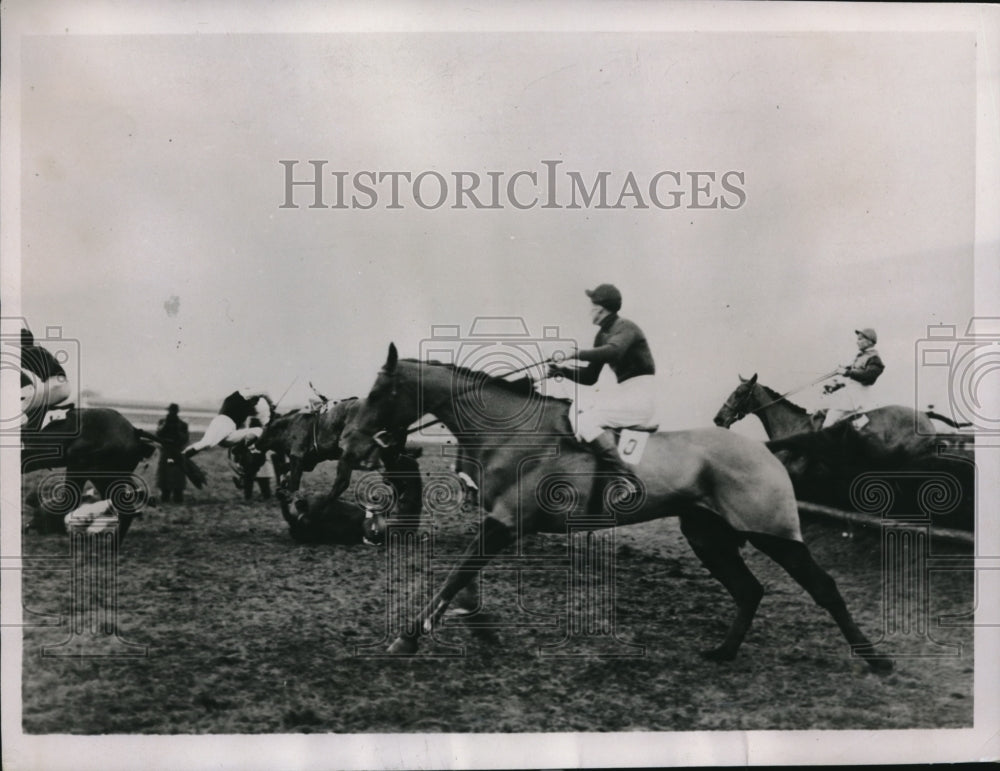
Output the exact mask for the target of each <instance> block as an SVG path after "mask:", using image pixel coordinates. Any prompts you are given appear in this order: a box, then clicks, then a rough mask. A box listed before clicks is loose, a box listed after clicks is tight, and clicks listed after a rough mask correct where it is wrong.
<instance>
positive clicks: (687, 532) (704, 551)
mask: <svg viewBox="0 0 1000 771" xmlns="http://www.w3.org/2000/svg"><path fill="white" fill-rule="evenodd" d="M680 524H681V532H682V533H684V537H685V538H687V540H688V543H690V544H691V548H692V549H693V550H694V553H695V555H696V556H697V557H698V559H700V560H701V562H702V564H703V565H704V566H705V567H706V568H708V571H709V572H710V573H711V574H712V575H713V576H714V577H715V578H717V579H718V580H719V581H720V582H721V583H722V585H723V586H725V587H726V589H727V591H728V592H729V594H731V595H732V597H733V599H734V600H735V601H736V618H735V619H733V623H732V624H731V625H730V627H729V631H728V632H727V633H726V638H725V639H724V640H723V641H722V645H720V646H719V647H717V648H712V649H710V650H707V651H702V654H701V655H702V656H704V657H705V658H707V659H710V660H712V661H729V660H730V659H733V658H735V656H736V651H737V650H739V647H740V644H741V643H742V642H743V638H744V637H746V633H747V631H748V630H749V629H750V624H751V623H752V622H753V617H754V615H755V614H756V612H757V606H758V605H760V600H761V598H762V597H763V596H764V589H763V587H762V586H761V585H760V582H759V581H757V579H756V578H754V575H753V573H751V572H750V569H749V568H748V567H747V566H746V563H745V562H744V561H743V557H741V556H740V546H741V541H742V539H741V537H740V536H739V535H738V534H737V533H736V531H735V530H733V529H732V528H731V527H729V525H727V524H726V523H724V522H723V521H722V520H720V519H719V518H718V517H716V516H715V515H714V514H711V513H709V512H697V513H693V514H683V515H681V517H680Z"/></svg>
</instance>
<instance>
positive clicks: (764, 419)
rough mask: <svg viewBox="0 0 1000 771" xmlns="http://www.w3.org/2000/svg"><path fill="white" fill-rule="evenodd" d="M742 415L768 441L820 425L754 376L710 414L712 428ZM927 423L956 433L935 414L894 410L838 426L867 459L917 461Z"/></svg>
mask: <svg viewBox="0 0 1000 771" xmlns="http://www.w3.org/2000/svg"><path fill="white" fill-rule="evenodd" d="M748 415H756V416H757V418H758V419H759V420H760V422H761V423H762V424H763V426H764V431H766V432H767V437H768V439H784V438H785V437H788V436H793V435H796V434H803V433H808V432H813V431H819V430H820V428H821V427H822V425H823V414H822V413H816V414H810V413H809V412H807V411H806V410H805V409H804V408H803V407H800V406H799V405H797V404H794V403H793V402H790V401H789V400H788V399H787V398H786V397H785V396H783V395H782V394H779V393H778V392H777V391H775V390H774V389H773V388H768V387H767V386H766V385H763V384H761V383H758V382H757V375H756V374H755V375H754V376H753V377H751V378H749V379H746V378H743V377H740V384H739V385H738V386H737V387H736V390H734V391H733V392H732V393H731V394H730V395H729V397H728V398H727V399H726V401H725V403H724V404H723V405H722V407H720V408H719V411H718V413H716V415H715V425H717V426H720V427H722V428H729V427H730V426H731V425H732V424H733V423H735V422H737V421H738V420H743V418H745V417H747V416H748ZM858 418H860V420H858ZM931 418H934V419H936V420H941V421H944V422H946V423H948V424H950V425H951V426H952V427H954V428H958V427H959V426H958V425H957V424H955V423H953V422H952V421H951V420H949V419H948V418H946V417H944V416H941V415H938V414H937V413H934V412H918V411H916V410H913V409H911V408H909V407H903V406H900V405H891V406H888V407H879V408H878V409H874V410H869V411H867V412H864V413H861V414H859V415H856V416H853V418H848V420H847V421H843V424H844V425H850V426H852V427H854V426H856V431H857V432H858V434H859V435H860V437H861V440H862V442H861V444H862V445H863V447H864V448H865V451H866V452H867V453H868V454H869V455H870V456H871V457H873V458H879V457H902V458H905V457H910V458H917V457H922V456H925V455H928V454H929V453H933V451H934V449H935V446H936V439H935V436H934V435H935V433H936V429H935V428H934V424H933V423H931V420H930V419H931Z"/></svg>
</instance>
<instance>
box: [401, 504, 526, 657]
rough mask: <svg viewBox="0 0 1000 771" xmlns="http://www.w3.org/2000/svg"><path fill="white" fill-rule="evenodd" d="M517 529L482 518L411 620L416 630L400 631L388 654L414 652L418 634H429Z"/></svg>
mask: <svg viewBox="0 0 1000 771" xmlns="http://www.w3.org/2000/svg"><path fill="white" fill-rule="evenodd" d="M515 533H516V529H515V528H514V527H512V526H511V525H509V524H506V523H505V522H504V521H503V518H502V516H496V515H494V514H491V515H488V516H487V517H486V518H485V519H484V520H483V525H482V527H481V528H480V532H479V534H478V535H477V536H476V538H475V539H473V541H472V543H470V544H469V545H468V546H467V547H466V549H465V552H464V553H463V554H462V559H461V561H460V562H459V563H458V565H456V566H455V567H454V568H452V570H451V572H450V573H449V574H448V577H447V578H446V579H445V582H444V585H443V586H442V587H441V589H439V590H438V591H437V592H436V593H435V595H434V597H433V598H432V599H431V601H430V602H429V603H428V604H427V605H426V606H425V607H424V608H423V610H421V611H420V613H418V614H417V616H416V618H415V619H414V623H413V624H411V625H410V626H409V628H410V629H413V630H416V631H415V632H413V633H410V634H406V633H404V634H401V635H400V636H399V637H397V638H396V640H395V641H394V642H393V643H392V645H390V646H389V652H390V653H414V652H416V650H417V638H418V636H419V635H421V634H429V633H430V632H431V631H433V629H434V626H435V624H437V622H438V620H439V619H440V618H441V616H442V614H443V613H444V612H445V610H447V608H448V603H450V602H451V601H452V599H454V597H455V595H456V594H458V593H459V592H460V591H461V590H462V589H463V588H464V587H465V586H467V585H468V584H469V582H470V581H472V580H474V579H475V578H476V576H478V575H479V571H481V570H482V569H483V568H484V567H486V565H487V564H489V562H490V560H492V559H493V558H494V557H495V556H496V555H497V554H498V553H499V552H500V551H502V550H503V549H504V548H506V547H507V546H509V545H510V544H512V543H513V542H514V540H515V537H516V536H515Z"/></svg>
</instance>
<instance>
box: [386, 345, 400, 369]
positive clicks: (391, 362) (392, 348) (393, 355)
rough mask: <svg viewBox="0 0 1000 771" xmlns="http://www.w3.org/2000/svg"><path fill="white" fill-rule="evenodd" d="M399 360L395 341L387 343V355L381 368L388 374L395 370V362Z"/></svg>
mask: <svg viewBox="0 0 1000 771" xmlns="http://www.w3.org/2000/svg"><path fill="white" fill-rule="evenodd" d="M398 361H399V351H397V350H396V344H395V343H389V355H388V356H387V357H386V360H385V367H383V369H384V370H385V371H386V372H387V373H389V374H390V375H391V374H392V373H393V372H395V371H396V362H398Z"/></svg>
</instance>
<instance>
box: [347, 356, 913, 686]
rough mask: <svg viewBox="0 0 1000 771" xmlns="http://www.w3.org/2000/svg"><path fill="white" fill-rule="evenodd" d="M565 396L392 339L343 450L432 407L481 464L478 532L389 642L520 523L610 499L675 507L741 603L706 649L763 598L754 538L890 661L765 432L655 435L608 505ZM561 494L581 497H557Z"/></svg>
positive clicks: (364, 458)
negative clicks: (831, 566) (820, 544)
mask: <svg viewBox="0 0 1000 771" xmlns="http://www.w3.org/2000/svg"><path fill="white" fill-rule="evenodd" d="M568 409H569V407H568V404H567V402H566V401H565V400H558V399H552V398H547V397H542V396H541V395H539V394H538V393H536V392H535V391H534V389H533V387H532V383H531V381H530V380H525V381H516V382H511V381H505V380H503V379H500V378H496V377H492V376H490V375H488V374H486V373H483V372H476V371H473V370H470V369H466V368H464V367H460V366H456V365H451V364H441V363H437V362H420V361H417V360H414V359H400V358H399V355H398V352H397V350H396V346H395V345H394V344H390V346H389V353H388V357H387V359H386V362H385V364H384V366H383V367H382V369H381V371H380V372H379V373H378V375H377V377H376V379H375V382H374V384H373V386H372V389H371V392H370V393H369V394H368V396H367V398H366V399H365V401H364V403H363V404H362V406H361V407H360V409H359V410H358V413H357V414H356V415H355V416H354V419H353V420H352V421H351V423H350V424H349V425H348V426H347V428H346V429H345V431H344V435H343V439H342V443H343V445H344V459H345V460H347V461H348V462H350V463H352V464H354V465H358V466H359V467H364V466H365V465H366V464H368V463H370V462H371V459H372V458H373V456H374V454H375V453H376V452H377V451H378V449H379V442H380V441H382V442H384V437H385V436H386V435H387V434H386V432H388V434H398V433H399V432H405V431H406V429H407V427H408V426H410V425H411V424H412V423H413V422H414V421H416V420H417V419H418V418H420V417H421V416H422V415H424V414H425V413H431V414H433V415H434V416H435V417H436V418H437V419H438V420H440V421H441V422H442V423H443V424H444V425H445V426H446V427H447V428H448V429H449V430H450V431H451V432H452V433H453V434H454V435H455V436H456V438H458V440H459V442H460V444H461V445H462V447H463V449H464V450H466V451H467V453H468V456H469V457H470V458H471V459H474V460H475V461H476V462H477V463H478V464H479V466H480V467H481V468H482V469H483V474H482V485H481V488H482V489H481V498H480V500H481V504H482V506H483V519H482V524H481V527H480V532H479V535H478V536H477V537H476V538H475V539H474V541H473V542H472V543H471V544H470V545H469V546H468V547H467V549H466V550H465V552H464V554H463V556H462V558H461V560H460V561H459V563H458V564H457V565H456V566H455V567H454V568H453V569H452V570H451V571H450V573H449V575H448V576H447V578H446V579H445V582H444V584H443V585H442V586H441V587H440V588H439V589H438V590H437V591H436V592H435V594H434V595H433V597H432V599H431V601H430V602H429V603H428V604H427V605H426V606H425V607H423V608H422V609H420V610H419V611H418V612H417V614H416V616H415V617H414V618H413V619H412V625H408V626H406V628H405V630H404V631H403V632H402V633H401V634H400V635H399V636H398V637H397V638H396V639H395V640H394V641H393V643H392V644H391V645H390V646H389V649H388V650H389V652H390V653H397V654H402V653H412V652H415V651H416V650H417V648H418V638H419V636H420V635H421V634H426V633H429V632H430V631H432V630H433V628H434V626H435V624H436V623H437V622H438V621H439V619H440V618H441V615H442V614H443V613H444V611H445V610H446V609H447V607H448V604H449V603H450V602H451V601H452V599H453V598H455V596H456V595H457V594H458V593H459V592H460V591H461V590H463V589H464V588H465V587H467V586H468V585H469V584H470V583H472V582H473V581H474V579H476V578H477V577H478V575H479V571H480V570H482V568H483V567H484V566H485V565H486V564H487V563H488V562H489V560H490V559H492V558H493V557H495V556H496V555H497V554H498V553H499V552H500V551H501V550H502V549H504V548H506V547H508V546H510V545H512V544H514V543H515V542H516V541H517V540H518V538H520V537H521V536H523V535H527V534H531V533H559V532H563V533H565V532H567V523H568V521H573V520H572V519H571V518H575V515H574V512H577V511H579V509H581V508H582V509H584V510H587V511H594V510H595V504H596V507H597V508H596V510H598V511H600V509H601V507H602V506H604V505H607V506H609V507H610V513H611V514H613V516H614V520H613V522H612V523H611V525H610V526H614V525H617V526H625V525H630V524H635V523H639V522H644V521H649V520H654V519H660V518H664V517H670V516H676V517H678V518H679V519H680V526H681V532H682V533H683V534H684V536H685V538H686V539H687V541H688V543H689V544H690V545H691V547H692V549H693V550H694V553H695V554H696V555H697V556H698V558H699V559H700V560H701V562H702V563H703V564H704V565H705V567H706V568H707V569H708V570H709V572H710V573H711V574H712V575H713V576H714V577H715V578H716V579H718V580H719V581H720V582H721V583H722V584H723V586H724V587H725V588H726V589H727V590H728V591H729V593H730V594H731V595H732V597H733V600H734V601H735V604H736V615H735V618H734V619H733V621H732V623H731V625H730V627H729V630H728V632H727V634H726V636H725V638H724V639H723V641H722V643H721V644H720V645H718V646H717V647H715V648H711V649H709V650H706V651H703V652H702V656H704V657H706V658H708V659H710V660H716V661H726V660H731V659H733V658H734V657H735V656H736V654H737V651H738V649H739V647H740V645H741V643H742V642H743V639H744V637H745V636H746V633H747V631H748V629H749V628H750V624H751V622H752V620H753V617H754V615H755V613H756V611H757V606H758V605H759V603H760V601H761V599H762V597H763V594H764V590H763V587H762V586H761V584H760V583H759V582H758V581H757V579H756V578H755V577H754V576H753V574H752V573H751V572H750V570H749V568H748V567H747V565H746V563H745V562H744V561H743V558H742V557H741V556H740V552H739V550H740V547H741V546H742V545H743V544H744V543H745V542H747V541H749V542H750V543H751V544H753V545H754V546H755V547H756V548H758V549H759V550H760V551H762V552H763V553H765V554H767V555H768V556H769V557H771V558H772V559H774V560H775V561H776V562H777V563H778V564H779V565H781V566H782V567H783V568H784V569H785V570H786V571H787V572H788V573H789V574H790V575H791V576H792V578H794V579H795V580H796V581H797V582H798V583H799V584H800V585H801V586H802V587H803V588H805V589H806V591H807V592H808V593H809V594H810V595H811V596H812V598H813V599H814V600H815V601H816V603H817V604H819V605H820V606H821V607H822V608H824V609H825V610H827V612H829V613H830V615H831V616H832V617H833V619H834V620H835V622H836V623H837V625H838V626H839V628H840V631H841V632H842V634H843V635H844V637H845V638H846V639H847V641H848V643H850V645H851V647H852V650H853V651H854V653H856V654H857V655H858V656H860V657H862V658H863V659H864V660H865V661H866V662H867V663H868V665H869V666H870V667H871V669H872V670H874V671H876V672H879V673H885V672H888V671H891V669H892V667H893V663H892V660H891V659H889V658H887V657H885V656H884V655H880V654H878V653H877V652H876V651H875V648H874V646H873V645H872V643H871V642H870V641H869V639H868V638H867V637H866V636H865V635H864V633H863V632H862V631H861V629H860V628H859V627H858V626H857V624H856V623H855V621H854V619H853V618H852V617H851V614H850V612H849V611H848V609H847V606H846V604H845V603H844V600H843V598H842V597H841V595H840V592H839V590H838V589H837V585H836V583H835V582H834V580H833V578H832V577H831V576H829V575H828V574H827V573H826V572H825V571H823V570H822V568H820V567H819V566H818V565H817V564H816V562H815V561H814V559H813V557H812V555H811V553H810V552H809V549H808V547H807V546H806V545H805V544H804V543H803V541H802V534H801V530H800V525H799V516H798V508H797V504H796V500H795V495H794V492H793V490H792V484H791V481H790V480H789V477H788V474H787V472H786V471H785V469H784V467H783V466H782V465H781V463H780V462H779V461H778V460H777V459H776V458H775V457H774V456H773V455H772V454H771V453H770V452H769V451H768V450H767V448H766V447H764V445H763V444H761V443H759V442H755V441H752V440H750V439H747V438H746V437H742V436H740V435H738V434H735V433H733V432H730V431H725V430H723V429H721V428H715V427H710V428H704V429H695V430H688V431H674V432H666V433H656V434H653V435H652V436H650V438H649V441H648V443H647V446H646V449H645V452H644V454H643V457H642V460H641V462H640V464H639V465H638V467H637V473H638V475H639V479H640V481H641V482H642V484H643V487H644V489H643V490H642V491H641V494H640V495H639V496H633V497H632V498H631V499H630V501H629V504H628V505H627V506H616V505H615V504H614V503H611V504H606V501H609V500H610V501H614V500H615V496H608V495H607V494H606V493H607V491H608V488H607V487H605V488H604V493H605V494H602V495H600V496H599V497H598V496H594V497H593V499H592V497H591V496H592V495H594V493H595V492H596V490H600V489H601V487H595V471H597V470H598V469H597V468H596V459H595V457H594V456H593V455H592V454H591V453H590V452H589V451H587V450H586V449H585V448H583V447H582V446H581V445H580V444H579V443H577V442H576V440H575V439H574V438H573V436H572V431H571V429H570V425H569V420H568ZM554 483H555V484H557V485H558V486H559V487H560V489H559V490H556V489H555V487H554V486H553V485H554ZM556 499H558V500H556ZM566 500H576V501H578V504H577V505H576V506H572V507H566V506H560V505H553V504H558V503H559V502H560V501H562V502H565V501H566ZM567 508H569V510H567ZM605 522H608V520H607V519H605ZM601 526H609V525H607V524H604V525H598V527H601ZM593 529H596V528H593Z"/></svg>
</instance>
